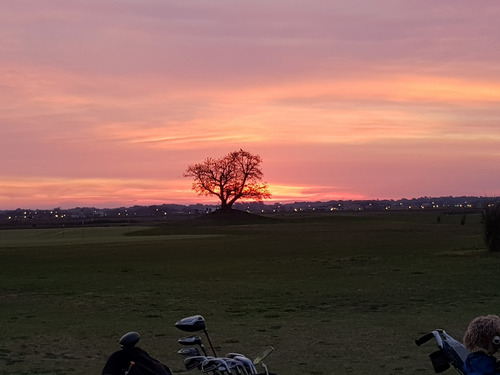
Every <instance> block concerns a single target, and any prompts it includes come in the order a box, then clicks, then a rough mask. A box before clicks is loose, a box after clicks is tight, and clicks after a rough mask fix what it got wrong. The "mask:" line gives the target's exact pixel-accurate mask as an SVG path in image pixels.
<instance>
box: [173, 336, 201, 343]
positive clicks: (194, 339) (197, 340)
mask: <svg viewBox="0 0 500 375" xmlns="http://www.w3.org/2000/svg"><path fill="white" fill-rule="evenodd" d="M177 342H178V343H179V344H181V345H203V343H202V341H201V337H200V336H188V337H182V338H180V339H179V340H177Z"/></svg>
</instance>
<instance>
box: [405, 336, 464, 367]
mask: <svg viewBox="0 0 500 375" xmlns="http://www.w3.org/2000/svg"><path fill="white" fill-rule="evenodd" d="M433 338H434V339H435V340H436V342H437V345H438V350H437V351H435V352H432V353H431V354H430V355H429V357H430V360H431V362H432V366H433V367H434V371H435V372H436V373H440V372H443V371H446V370H448V369H449V368H450V367H451V366H453V367H454V368H455V369H456V370H457V371H458V372H459V373H460V374H463V375H466V373H465V372H464V363H465V361H466V359H467V356H468V355H469V354H470V352H469V351H468V350H467V349H466V348H465V346H464V345H463V344H462V343H461V342H459V341H457V340H455V339H454V338H453V337H451V336H450V335H449V334H447V333H446V332H445V331H444V330H442V329H436V330H434V331H432V332H429V333H427V334H425V335H424V336H422V337H420V338H419V339H417V340H415V344H417V345H418V346H420V345H422V344H424V343H426V342H427V341H429V340H431V339H433ZM450 365H451V366H450Z"/></svg>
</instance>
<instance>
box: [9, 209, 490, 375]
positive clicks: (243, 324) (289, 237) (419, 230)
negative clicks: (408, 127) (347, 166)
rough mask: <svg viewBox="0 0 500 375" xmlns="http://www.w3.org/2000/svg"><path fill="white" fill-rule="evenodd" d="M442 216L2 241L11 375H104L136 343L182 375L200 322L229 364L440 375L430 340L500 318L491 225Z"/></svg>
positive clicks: (34, 233)
mask: <svg viewBox="0 0 500 375" xmlns="http://www.w3.org/2000/svg"><path fill="white" fill-rule="evenodd" d="M440 218H441V220H440V222H439V223H438V220H437V214H436V213H423V212H422V213H421V212H417V213H381V214H361V213H359V214H350V215H348V214H345V215H338V214H335V215H334V216H331V215H320V214H318V215H315V216H307V215H302V214H298V215H297V216H287V217H281V218H280V219H278V220H276V221H270V222H268V221H263V222H260V221H256V222H245V223H244V224H242V225H214V224H213V223H212V224H211V223H209V222H193V223H191V222H183V223H172V224H169V225H166V226H160V227H153V228H151V229H148V228H145V227H142V228H141V227H115V228H112V227H110V228H88V227H86V228H71V229H69V228H67V229H30V230H4V231H0V270H1V273H0V324H1V329H2V340H1V341H0V373H1V374H75V375H78V374H100V371H101V369H102V367H103V365H104V363H105V361H106V359H107V357H108V356H109V354H111V353H112V352H113V351H115V350H117V349H118V348H119V346H118V343H117V340H118V338H119V337H120V336H121V335H122V334H124V333H126V332H128V331H131V330H136V331H138V332H140V333H141V335H142V339H141V345H140V346H141V347H143V348H144V349H146V350H148V351H149V352H150V354H151V355H153V356H154V357H156V358H158V359H160V360H162V361H163V362H165V363H167V364H168V365H169V366H170V368H171V369H172V370H173V371H174V373H182V372H184V368H183V358H182V357H180V356H178V355H177V354H176V351H177V350H178V349H179V348H180V346H179V345H178V344H177V339H178V338H179V337H181V336H183V335H185V334H184V333H183V332H180V331H178V330H176V329H175V328H174V323H175V322H176V321H177V320H178V319H180V318H183V317H185V316H188V315H194V314H201V315H203V316H204V317H205V319H206V321H207V324H208V330H209V332H210V333H211V338H212V340H213V341H214V343H215V344H216V348H217V349H219V352H220V353H221V354H225V353H227V352H242V353H245V354H246V355H248V356H249V357H254V356H255V355H256V354H258V352H260V351H261V349H263V348H264V347H265V346H267V345H273V346H274V347H276V348H277V350H276V351H275V352H274V353H273V354H272V355H271V357H269V358H268V360H267V361H266V363H267V364H268V366H269V368H270V370H271V371H273V372H277V373H278V374H280V375H298V374H311V375H321V374H325V375H328V374H349V373H353V374H381V375H382V374H383V375H388V374H432V373H433V370H432V367H431V364H430V361H429V359H428V354H429V353H430V352H431V351H433V350H434V344H430V343H429V344H427V345H426V346H425V347H421V348H419V347H417V346H415V344H414V339H415V338H417V337H418V336H419V335H421V334H422V333H426V332H427V331H430V330H432V329H434V328H444V329H446V330H447V331H448V332H449V333H451V334H452V335H453V336H455V337H456V338H458V339H461V337H462V335H463V332H464V330H465V329H466V327H467V325H468V323H469V321H470V320H471V319H472V318H473V317H475V316H477V315H484V314H489V313H497V314H498V313H500V311H499V310H500V309H499V307H500V299H499V296H500V281H499V280H500V278H499V276H498V275H499V269H500V254H493V253H488V252H487V251H486V250H485V247H484V244H483V240H482V232H481V230H482V226H481V223H480V216H479V215H467V217H466V220H465V224H464V225H461V220H462V216H461V215H441V217H440ZM225 224H227V223H225ZM134 232H135V233H134ZM126 233H132V234H133V235H125V234H126ZM452 372H453V370H450V373H452ZM193 373H195V372H193Z"/></svg>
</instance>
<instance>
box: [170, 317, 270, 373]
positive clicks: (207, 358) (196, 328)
mask: <svg viewBox="0 0 500 375" xmlns="http://www.w3.org/2000/svg"><path fill="white" fill-rule="evenodd" d="M175 326H176V327H177V328H178V329H180V330H181V331H184V332H200V331H203V333H204V334H205V337H206V339H207V342H208V343H209V345H210V348H211V350H212V353H211V354H213V356H211V355H208V353H207V351H206V350H205V347H204V345H203V342H202V339H201V337H199V336H195V335H193V336H188V337H183V338H181V339H179V340H178V342H179V344H181V345H184V346H186V347H184V348H182V349H181V350H179V351H178V353H179V354H181V355H183V356H185V357H187V358H186V359H185V360H184V366H185V367H186V370H188V371H190V370H193V369H198V370H199V371H201V372H203V373H210V374H213V375H276V374H273V373H271V372H269V371H268V369H267V366H266V365H265V364H264V362H263V360H264V359H265V358H266V357H267V356H268V355H269V354H271V352H273V351H274V348H273V347H272V346H269V347H268V348H267V349H266V350H264V351H263V352H262V353H261V354H259V355H258V356H257V357H256V358H255V359H254V360H251V359H249V358H247V357H246V356H244V355H243V354H240V353H228V354H226V355H225V356H224V357H221V356H217V353H216V351H215V348H214V345H213V344H212V341H211V340H210V337H209V335H208V332H207V329H206V325H205V319H203V317H202V316H201V315H195V316H190V317H187V318H184V319H181V320H179V321H178V322H177V323H175ZM192 345H195V346H199V348H200V349H201V351H202V352H200V351H199V350H198V348H197V347H193V346H192ZM257 365H260V366H262V368H263V372H260V373H259V372H258V371H257V368H256V366H257Z"/></svg>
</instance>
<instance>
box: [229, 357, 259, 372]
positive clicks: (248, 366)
mask: <svg viewBox="0 0 500 375" xmlns="http://www.w3.org/2000/svg"><path fill="white" fill-rule="evenodd" d="M232 359H234V360H235V361H239V362H241V364H242V365H243V366H244V367H245V369H246V371H247V372H248V373H249V374H257V369H256V368H255V366H254V364H253V362H252V361H251V360H250V359H248V358H247V357H245V356H235V357H234V358H232Z"/></svg>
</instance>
